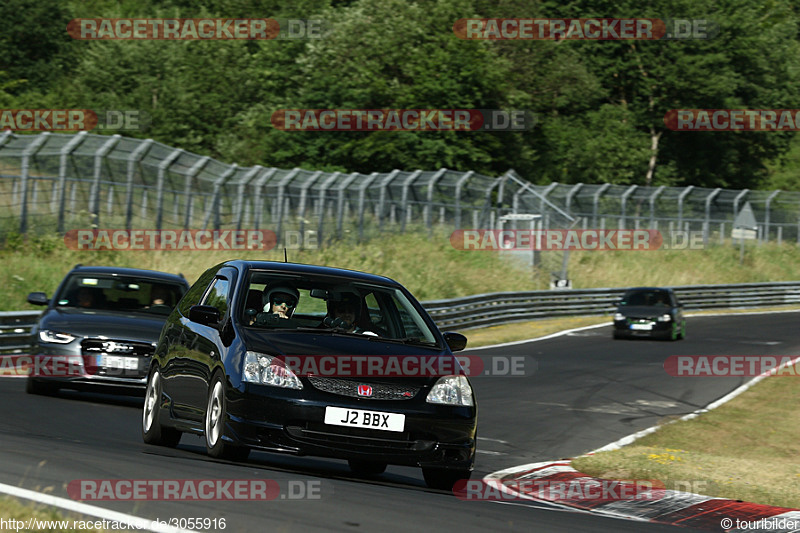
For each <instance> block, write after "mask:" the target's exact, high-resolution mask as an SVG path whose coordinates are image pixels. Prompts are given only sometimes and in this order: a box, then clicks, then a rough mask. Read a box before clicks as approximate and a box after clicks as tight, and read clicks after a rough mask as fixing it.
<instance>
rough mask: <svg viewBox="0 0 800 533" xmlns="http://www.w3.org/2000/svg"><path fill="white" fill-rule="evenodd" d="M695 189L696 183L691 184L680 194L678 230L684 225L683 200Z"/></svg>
mask: <svg viewBox="0 0 800 533" xmlns="http://www.w3.org/2000/svg"><path fill="white" fill-rule="evenodd" d="M693 189H694V185H689V186H688V187H686V188H685V189H684V190H683V192H682V193H680V194H679V195H678V231H680V229H681V227H682V226H683V200H684V199H685V198H686V197H687V196H689V193H691V192H692V190H693Z"/></svg>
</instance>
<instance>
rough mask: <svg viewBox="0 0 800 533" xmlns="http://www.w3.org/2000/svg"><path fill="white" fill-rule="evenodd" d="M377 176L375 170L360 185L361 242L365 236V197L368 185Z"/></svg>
mask: <svg viewBox="0 0 800 533" xmlns="http://www.w3.org/2000/svg"><path fill="white" fill-rule="evenodd" d="M377 177H378V173H377V172H373V173H372V174H370V175H369V177H368V178H367V179H365V180H364V182H363V183H362V184H361V185H359V187H358V242H361V240H362V239H363V238H364V200H365V198H364V197H365V196H366V194H367V187H369V186H370V184H371V183H372V182H373V181H375V180H376V179H377Z"/></svg>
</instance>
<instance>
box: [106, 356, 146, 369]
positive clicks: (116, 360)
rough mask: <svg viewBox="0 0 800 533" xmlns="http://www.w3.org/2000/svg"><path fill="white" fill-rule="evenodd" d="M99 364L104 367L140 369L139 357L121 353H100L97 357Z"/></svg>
mask: <svg viewBox="0 0 800 533" xmlns="http://www.w3.org/2000/svg"><path fill="white" fill-rule="evenodd" d="M97 366H100V367H103V368H119V369H122V370H138V369H139V359H138V358H137V357H121V356H119V355H100V356H98V357H97Z"/></svg>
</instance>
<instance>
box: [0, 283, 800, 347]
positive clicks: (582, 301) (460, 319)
mask: <svg viewBox="0 0 800 533" xmlns="http://www.w3.org/2000/svg"><path fill="white" fill-rule="evenodd" d="M673 289H674V290H675V293H676V295H677V296H678V299H679V301H680V302H681V303H682V304H683V305H684V309H685V310H687V311H691V310H697V309H724V308H753V307H772V306H780V305H793V304H794V305H797V304H800V281H787V282H774V283H740V284H735V285H687V286H682V287H673ZM625 290H626V289H625V288H609V289H569V290H555V291H529V292H498V293H490V294H478V295H475V296H467V297H463V298H452V299H448V300H434V301H428V302H422V305H423V306H424V307H425V309H426V310H427V311H428V312H429V313H430V314H431V316H432V317H433V319H434V321H435V322H436V324H437V325H438V326H439V329H441V330H454V329H471V328H478V327H484V326H498V325H501V324H510V323H514V322H523V321H527V320H535V319H537V318H547V317H559V316H592V315H594V316H598V315H608V314H611V313H613V312H614V309H615V307H616V302H617V301H618V300H619V299H620V298H621V297H622V294H623V293H624V292H625ZM40 314H41V312H40V311H7V312H0V354H9V353H25V351H27V350H29V349H30V346H31V343H32V339H31V333H30V331H31V328H32V327H33V325H34V324H35V323H36V319H37V318H38V316H39V315H40Z"/></svg>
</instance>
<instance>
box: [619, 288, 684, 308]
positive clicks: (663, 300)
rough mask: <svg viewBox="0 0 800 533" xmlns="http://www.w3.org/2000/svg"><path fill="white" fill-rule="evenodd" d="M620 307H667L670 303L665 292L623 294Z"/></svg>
mask: <svg viewBox="0 0 800 533" xmlns="http://www.w3.org/2000/svg"><path fill="white" fill-rule="evenodd" d="M620 305H636V306H647V307H652V306H663V307H669V306H671V305H672V304H671V303H670V298H669V293H668V292H667V291H659V290H652V291H636V292H628V293H625V296H623V298H622V301H621V302H620Z"/></svg>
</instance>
